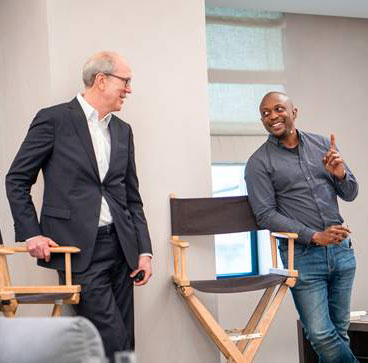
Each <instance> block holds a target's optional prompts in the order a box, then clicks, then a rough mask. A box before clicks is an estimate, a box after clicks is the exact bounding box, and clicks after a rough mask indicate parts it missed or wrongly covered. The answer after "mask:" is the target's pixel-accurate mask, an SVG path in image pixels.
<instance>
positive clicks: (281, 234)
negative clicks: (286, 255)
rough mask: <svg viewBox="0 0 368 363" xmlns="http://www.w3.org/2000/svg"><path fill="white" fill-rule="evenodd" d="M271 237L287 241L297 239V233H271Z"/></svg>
mask: <svg viewBox="0 0 368 363" xmlns="http://www.w3.org/2000/svg"><path fill="white" fill-rule="evenodd" d="M271 235H272V236H274V237H279V238H287V239H289V238H292V239H297V238H298V234H297V233H290V232H272V233H271Z"/></svg>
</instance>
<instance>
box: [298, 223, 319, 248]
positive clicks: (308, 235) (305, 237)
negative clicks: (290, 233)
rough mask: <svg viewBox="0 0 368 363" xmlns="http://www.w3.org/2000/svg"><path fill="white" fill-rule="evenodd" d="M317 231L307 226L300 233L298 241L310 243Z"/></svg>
mask: <svg viewBox="0 0 368 363" xmlns="http://www.w3.org/2000/svg"><path fill="white" fill-rule="evenodd" d="M315 233H316V231H314V230H313V229H310V228H308V227H305V228H304V229H303V230H302V231H300V233H299V237H298V242H299V243H302V244H306V245H307V244H309V243H311V242H312V237H313V235H314V234H315Z"/></svg>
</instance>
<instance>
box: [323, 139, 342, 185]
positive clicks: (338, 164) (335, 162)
mask: <svg viewBox="0 0 368 363" xmlns="http://www.w3.org/2000/svg"><path fill="white" fill-rule="evenodd" d="M323 164H324V166H325V168H326V170H327V171H328V172H329V173H331V174H332V175H334V176H335V177H336V178H338V179H343V178H344V177H345V174H346V171H345V166H344V160H343V159H342V158H341V155H340V153H339V152H338V151H337V147H336V141H335V135H334V134H331V142H330V148H329V149H328V151H327V154H326V156H325V157H324V158H323Z"/></svg>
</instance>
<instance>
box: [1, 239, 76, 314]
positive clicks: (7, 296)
mask: <svg viewBox="0 0 368 363" xmlns="http://www.w3.org/2000/svg"><path fill="white" fill-rule="evenodd" d="M25 252H27V253H28V250H27V247H26V246H22V247H8V246H4V245H0V311H1V312H2V313H3V314H4V316H6V317H14V316H15V314H16V311H17V308H18V305H19V304H54V308H53V311H52V314H51V316H53V317H56V316H60V314H61V306H62V304H78V303H79V295H80V291H81V287H80V285H73V284H72V270H71V254H72V253H78V252H80V249H79V248H76V247H51V248H50V252H51V253H64V254H65V280H66V281H65V285H51V286H46V285H40V286H15V285H12V284H11V279H10V273H9V268H8V264H7V255H12V254H15V253H25ZM22 297H28V298H29V297H31V299H28V300H27V298H24V299H22Z"/></svg>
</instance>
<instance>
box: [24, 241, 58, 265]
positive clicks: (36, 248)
mask: <svg viewBox="0 0 368 363" xmlns="http://www.w3.org/2000/svg"><path fill="white" fill-rule="evenodd" d="M26 244H27V249H28V251H29V254H30V255H31V256H33V257H36V258H40V259H44V260H45V261H46V262H49V261H50V247H58V246H59V245H58V244H57V243H56V242H54V241H53V240H52V239H51V238H47V237H45V236H42V235H39V236H35V237H32V238H30V239H28V240H27V242H26Z"/></svg>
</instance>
